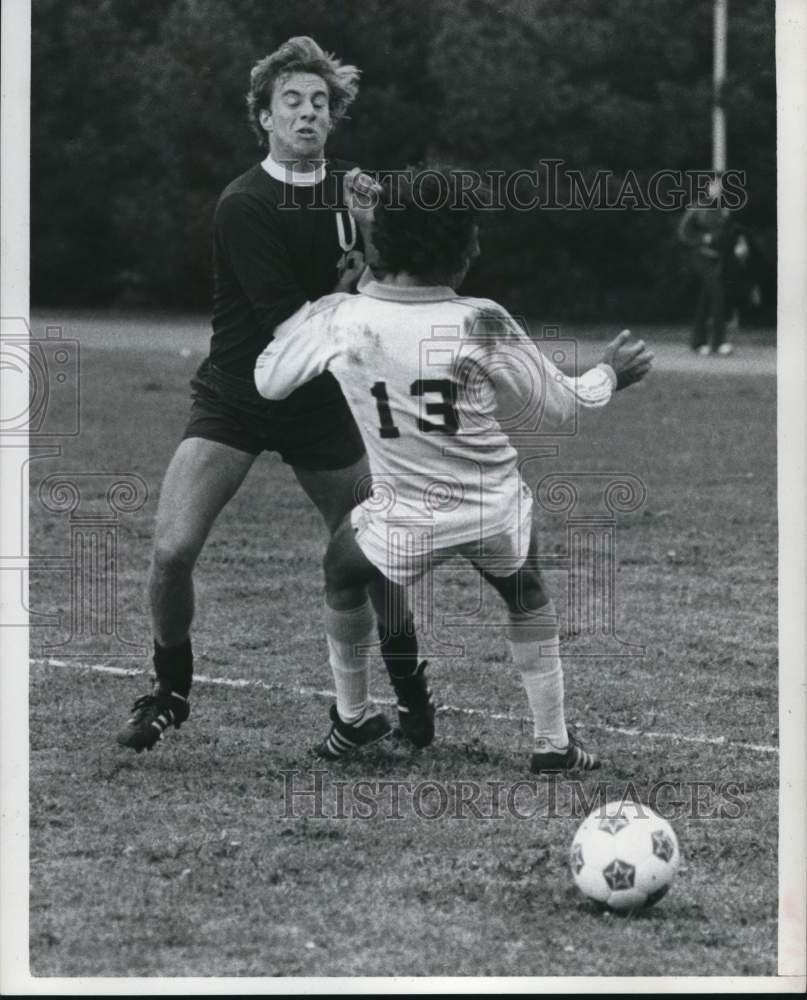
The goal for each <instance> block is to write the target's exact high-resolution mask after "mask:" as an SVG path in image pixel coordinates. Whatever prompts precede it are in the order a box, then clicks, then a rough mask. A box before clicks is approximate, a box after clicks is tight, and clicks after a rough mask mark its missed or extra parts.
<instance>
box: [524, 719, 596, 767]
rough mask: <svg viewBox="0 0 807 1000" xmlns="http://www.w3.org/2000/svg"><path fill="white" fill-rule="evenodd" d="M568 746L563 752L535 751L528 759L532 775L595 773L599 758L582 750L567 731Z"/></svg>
mask: <svg viewBox="0 0 807 1000" xmlns="http://www.w3.org/2000/svg"><path fill="white" fill-rule="evenodd" d="M568 732H569V745H568V746H567V747H564V749H563V750H551V751H548V752H543V751H538V750H536V751H535V753H533V755H532V757H531V759H530V770H531V771H532V773H533V774H551V773H557V772H559V771H596V770H597V768H598V767H600V758H599V757H598V756H597V755H596V754H594V753H589V752H588V751H587V750H584V749H583V747H582V745H581V744H580V741H579V740H578V739H577V737H576V736H575V734H574V733H573V732H572V731H571V730H569V731H568Z"/></svg>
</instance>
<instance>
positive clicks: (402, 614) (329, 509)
mask: <svg viewBox="0 0 807 1000" xmlns="http://www.w3.org/2000/svg"><path fill="white" fill-rule="evenodd" d="M294 474H295V475H296V476H297V479H298V481H299V483H300V485H301V486H302V488H303V489H304V490H305V492H306V494H307V495H308V496H309V498H310V499H311V500H312V502H313V503H314V504H315V506H316V507H317V509H318V510H319V512H320V513H321V514H322V517H323V520H324V521H325V524H326V525H327V526H328V529H329V530H330V532H331V534H332V535H335V534H336V533H337V531H338V530H342V531H344V532H347V534H345V535H343V538H342V541H341V544H340V543H338V542H335V544H334V543H332V544H333V546H334V547H333V553H334V555H332V556H331V562H332V563H333V562H334V560H336V559H338V560H339V561H341V562H343V563H344V565H345V566H346V567H352V571H353V574H354V576H355V578H357V579H358V578H361V577H362V573H364V574H367V573H368V572H369V573H370V575H369V576H367V580H366V585H367V586H369V588H370V597H371V599H372V602H373V606H374V608H375V612H376V616H377V619H378V638H379V640H380V642H381V656H382V658H383V660H384V664H385V666H386V668H387V673H388V674H389V678H390V682H391V684H392V686H393V688H394V690H395V694H396V696H397V698H398V716H399V719H400V720H401V729H402V730H403V732H404V734H405V735H406V736H407V738H408V739H410V740H411V742H413V743H414V744H415V745H416V746H427V745H428V744H429V743H431V741H432V740H433V739H434V705H433V703H432V698H431V691H430V689H429V687H428V684H427V682H426V678H425V670H426V663H425V661H423V662H421V663H418V645H417V636H416V634H415V625H414V619H413V617H412V613H411V611H410V610H409V605H408V602H407V598H406V591H405V590H404V589H403V588H402V587H395V586H394V585H393V584H390V583H389V582H388V581H385V580H384V578H383V577H382V576H381V574H380V573H379V572H378V570H376V569H375V567H373V566H371V564H370V563H369V562H368V561H367V559H366V558H365V557H364V554H363V553H362V551H361V549H359V547H358V546H357V545H356V544H355V542H354V541H353V533H352V530H351V529H350V524H349V522H348V524H347V527H346V528H345V527H344V526H343V524H342V522H343V520H344V518H345V516H346V515H347V513H348V512H349V511H350V510H351V509H352V508H353V507H355V506H356V505H357V504H359V503H361V501H362V500H364V499H366V497H367V495H368V491H369V487H370V482H371V479H370V467H369V464H368V462H367V458H366V457H364V458H362V459H361V460H360V461H359V462H357V463H355V465H351V466H349V467H348V468H346V469H337V470H331V471H312V470H310V469H297V468H295V469H294ZM353 549H355V551H353ZM336 553H338V556H337V555H335V554H336ZM357 554H358V555H357ZM359 557H360V558H359ZM367 567H370V571H368V570H367ZM332 596H333V600H335V601H340V600H342V601H347V604H346V605H345V607H346V608H354V607H358V606H359V604H363V603H364V601H365V597H364V596H363V595H360V594H359V593H358V592H357V591H356V590H355V589H354V590H352V591H351V589H350V588H348V589H347V591H346V593H341V592H335V593H334V594H333V595H332ZM331 607H333V608H334V609H336V610H343V609H342V608H338V606H337V605H331Z"/></svg>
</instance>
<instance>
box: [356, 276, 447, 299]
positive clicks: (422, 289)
mask: <svg viewBox="0 0 807 1000" xmlns="http://www.w3.org/2000/svg"><path fill="white" fill-rule="evenodd" d="M359 292H360V293H361V294H362V295H369V296H370V297H371V298H373V299H388V300H389V301H391V302H444V301H445V300H446V299H455V298H456V297H457V293H456V292H455V291H454V289H453V288H449V287H448V286H447V285H384V284H382V283H381V282H380V281H368V282H367V284H366V285H360V286H359Z"/></svg>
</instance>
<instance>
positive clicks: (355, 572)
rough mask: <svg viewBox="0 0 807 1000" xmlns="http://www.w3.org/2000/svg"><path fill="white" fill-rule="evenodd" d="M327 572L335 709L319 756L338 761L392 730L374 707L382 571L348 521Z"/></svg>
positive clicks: (332, 546) (328, 556)
mask: <svg viewBox="0 0 807 1000" xmlns="http://www.w3.org/2000/svg"><path fill="white" fill-rule="evenodd" d="M324 569H325V609H324V615H325V635H326V638H327V640H328V658H329V661H330V665H331V671H332V673H333V679H334V685H335V687H336V704H335V705H333V706H332V707H331V723H332V724H331V728H330V731H329V732H328V735H327V736H326V737H325V739H324V740H323V742H322V743H321V744H320V745H319V747H317V751H316V752H317V753H318V755H319V756H320V757H324V758H326V759H328V760H336V759H338V758H340V757H343V756H344V755H345V754H348V753H350V752H352V751H354V750H357V749H358V748H360V747H363V746H367V745H368V744H370V743H375V742H377V741H378V740H380V739H383V738H384V737H385V736H388V735H389V733H390V731H391V729H390V724H389V722H388V721H387V719H386V717H385V716H384V715H383V714H382V713H381V712H379V711H377V710H375V709H373V708H372V706H371V704H370V651H371V649H372V648H373V647H374V646H375V644H376V637H375V627H376V619H375V615H374V613H373V609H372V605H371V604H370V601H369V599H368V596H367V588H368V585H369V584H370V583H371V582H372V581H373V580H374V579H375V577H376V576H377V575H378V570H377V569H376V568H375V566H373V565H372V564H371V563H370V562H369V561H368V560H367V558H366V557H365V555H364V553H363V552H362V551H361V549H360V548H359V546H358V545H357V544H356V540H355V538H354V536H353V528H352V526H351V523H350V517H349V516H347V517H345V518H344V519H343V520H342V523H341V524H340V526H339V527H338V528H337V530H336V531H335V532H334V535H333V537H332V539H331V541H330V543H329V545H328V549H327V551H326V553H325V560H324Z"/></svg>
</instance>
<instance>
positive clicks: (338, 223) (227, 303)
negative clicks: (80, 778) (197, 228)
mask: <svg viewBox="0 0 807 1000" xmlns="http://www.w3.org/2000/svg"><path fill="white" fill-rule="evenodd" d="M350 167H351V165H350V164H347V163H344V162H342V161H338V160H336V161H334V160H332V161H330V162H329V164H328V166H327V168H326V171H325V177H324V179H323V181H322V182H321V183H319V184H315V185H311V186H300V185H292V184H287V183H284V182H283V181H280V180H277V179H276V178H274V177H272V176H270V175H269V173H267V171H266V170H265V169H264V168H263V167H262V166H261V164H256V165H255V166H254V167H252V168H251V169H250V170H247V171H246V173H244V174H242V175H241V176H240V177H238V178H236V179H235V180H234V181H233V182H232V183H231V184H229V185H228V186H227V188H226V189H225V190H224V192H223V194H222V196H221V198H220V199H219V202H218V205H217V207H216V214H215V221H214V244H213V266H214V297H213V336H212V339H211V344H210V360H211V362H212V363H213V364H214V365H216V367H218V368H220V369H222V370H223V371H224V372H226V373H227V374H229V375H235V376H238V377H240V378H244V379H248V380H249V381H250V382H251V381H252V375H253V371H254V368H255V360H256V358H257V357H258V355H259V354H260V353H261V351H262V350H263V349H264V348H265V347H266V346H267V344H268V343H269V342H270V341H271V339H272V336H273V333H274V329H275V327H276V326H277V325H278V324H279V323H281V322H282V321H283V320H285V319H287V318H288V317H289V316H290V315H291V314H292V313H294V312H295V311H296V310H297V309H299V307H300V306H301V305H303V304H304V303H305V302H306V301H307V300H311V301H313V300H315V299H317V298H319V297H320V296H322V295H326V294H328V293H329V292H332V291H333V289H334V286H335V284H336V281H337V278H338V272H337V265H338V262H339V260H340V258H341V257H342V255H343V254H344V253H345V251H346V250H347V249H349V244H350V242H351V236H352V234H354V233H355V228H354V227H353V226H352V224H351V220H350V218H349V216H348V213H347V210H346V209H345V206H344V197H343V192H342V177H343V175H344V173H345V172H346V171H347V170H349V169H350ZM316 383H317V384H316V385H314V384H310V385H309V386H306V387H305V389H304V390H303V395H305V396H306V398H307V399H308V400H309V401H313V400H314V399H315V398H318V397H319V398H322V401H323V402H325V401H327V400H330V399H333V398H334V397H335V396H338V395H339V389H338V386H337V385H336V382H335V380H334V379H333V378H332V376H330V375H328V376H327V377H323V378H321V379H317V380H316ZM295 395H296V394H295Z"/></svg>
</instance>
